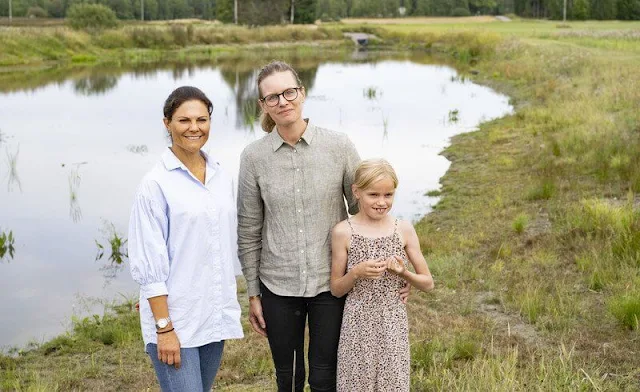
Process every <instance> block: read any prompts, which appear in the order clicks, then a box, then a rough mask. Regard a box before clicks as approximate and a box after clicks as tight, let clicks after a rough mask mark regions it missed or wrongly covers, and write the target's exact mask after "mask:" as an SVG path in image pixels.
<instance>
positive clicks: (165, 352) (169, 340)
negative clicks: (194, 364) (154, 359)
mask: <svg viewBox="0 0 640 392" xmlns="http://www.w3.org/2000/svg"><path fill="white" fill-rule="evenodd" d="M158 359H159V360H161V361H162V362H164V363H166V364H167V365H173V366H175V367H176V369H180V362H181V360H180V341H179V340H178V335H176V331H171V332H167V333H161V334H158Z"/></svg>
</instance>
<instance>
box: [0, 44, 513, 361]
mask: <svg viewBox="0 0 640 392" xmlns="http://www.w3.org/2000/svg"><path fill="white" fill-rule="evenodd" d="M255 57H256V56H255V54H254V55H253V57H252V59H251V60H250V61H240V60H238V59H235V60H233V61H229V62H227V63H219V62H218V63H215V65H211V64H190V65H188V66H181V65H174V66H167V65H166V64H163V65H152V66H150V65H146V66H145V67H144V69H142V68H140V67H137V68H136V67H133V68H131V69H122V68H118V69H109V68H96V67H94V68H80V69H78V68H76V69H73V70H68V71H64V72H63V71H55V72H53V73H52V74H53V75H52V76H51V77H49V78H47V77H43V78H42V79H41V80H40V79H38V80H37V81H36V82H34V79H33V78H29V79H27V78H25V79H24V82H22V85H20V83H18V84H17V85H15V84H14V85H12V86H11V88H10V89H9V88H3V90H4V92H0V150H1V151H0V181H1V182H0V247H4V248H5V252H4V254H2V255H1V256H0V294H1V296H2V301H0V314H2V315H3V317H1V318H0V347H4V348H5V349H6V348H7V347H9V346H23V345H25V344H26V343H28V342H29V341H36V342H42V341H45V340H47V339H49V338H51V337H52V336H55V335H56V334H59V333H61V332H62V331H64V330H65V329H67V328H68V327H69V323H70V320H71V317H72V316H73V315H81V314H83V313H85V312H87V311H99V309H100V303H101V301H104V300H114V299H115V300H122V299H123V298H135V297H136V296H137V286H136V284H135V283H134V282H133V281H132V279H131V277H130V275H129V272H128V265H127V264H128V261H127V260H126V253H125V252H126V245H124V244H125V241H126V235H127V233H126V231H127V224H128V219H129V211H130V207H131V202H132V198H133V195H134V192H135V190H136V187H137V185H138V183H139V181H140V179H141V178H142V176H143V175H144V174H145V173H146V172H147V171H148V170H149V169H150V168H151V167H152V166H153V165H154V164H155V163H156V162H157V161H158V159H159V156H160V154H161V153H162V151H163V150H164V149H165V148H166V147H167V145H168V141H167V139H166V137H165V132H164V128H163V125H162V104H163V101H164V99H165V98H166V96H167V95H168V94H169V93H170V92H171V91H172V90H173V89H174V88H176V87H178V86H181V85H194V86H198V87H200V88H201V89H202V90H204V91H205V93H206V94H207V95H208V96H209V97H210V98H211V100H212V101H213V105H214V111H213V118H212V132H211V137H210V139H209V142H208V143H207V145H206V146H205V149H208V150H209V152H210V154H211V155H212V156H213V157H215V159H216V160H218V161H219V162H220V163H221V164H222V166H223V167H225V168H226V169H227V170H228V171H229V172H231V173H233V174H234V175H235V176H237V171H238V164H239V162H238V159H239V155H240V152H241V151H242V149H243V148H244V146H246V145H247V144H248V143H250V142H251V141H253V140H256V139H257V138H260V137H262V136H263V135H264V133H263V132H262V130H261V129H260V127H259V124H258V123H257V116H258V107H257V104H256V100H257V91H256V89H255V80H256V74H257V70H258V67H259V65H261V64H264V63H266V62H267V61H269V60H270V59H272V58H273V55H272V54H269V53H267V54H265V55H264V56H263V57H262V58H259V59H256V58H255ZM290 61H291V62H292V63H293V65H294V67H296V68H297V69H299V71H300V76H301V78H302V79H303V83H304V84H305V86H306V87H307V90H308V98H307V100H306V103H305V109H304V113H305V115H306V116H308V117H310V118H311V120H312V121H313V122H314V123H315V124H316V125H319V126H322V127H325V128H329V129H333V130H337V131H341V132H345V133H346V134H348V135H349V137H350V138H351V140H352V141H353V142H354V144H355V145H356V147H357V149H358V150H359V152H360V155H361V156H362V157H363V158H368V157H384V158H386V159H388V160H389V161H390V162H391V163H392V164H393V165H394V167H395V168H396V170H397V172H398V177H399V180H400V186H399V188H398V192H397V197H396V202H395V204H394V207H393V211H392V213H394V214H395V215H396V216H399V217H402V218H404V219H409V220H413V221H417V220H418V219H420V217H422V216H423V215H424V214H426V213H428V212H429V211H430V208H431V206H432V205H433V204H434V203H436V202H437V199H436V198H433V197H427V196H425V193H426V192H427V191H429V190H434V189H438V188H439V183H438V181H439V178H440V177H441V176H442V175H443V174H444V173H445V171H446V170H447V168H448V165H449V163H448V161H447V160H446V159H445V158H443V157H442V156H440V155H439V153H440V152H441V151H442V150H443V148H444V147H446V145H447V143H448V141H449V139H450V137H451V136H453V135H455V134H458V133H460V132H465V131H470V130H473V129H474V128H476V127H477V125H478V124H479V123H480V122H482V121H486V120H490V119H493V118H497V117H501V116H503V115H505V114H507V113H510V112H511V110H512V108H511V107H510V105H509V103H508V102H509V100H508V97H506V96H504V95H501V94H497V93H496V92H494V91H492V90H491V89H489V88H487V87H483V86H479V85H476V84H473V83H471V82H469V81H468V80H466V79H465V78H464V77H461V76H460V75H458V74H457V72H456V70H455V69H453V68H451V67H449V66H446V65H441V64H440V65H439V64H434V63H433V60H432V59H428V58H425V57H424V55H411V54H407V53H398V54H385V55H384V56H382V55H375V54H367V53H364V54H363V53H356V54H354V55H351V54H344V55H338V56H332V57H329V56H327V58H326V59H324V60H323V61H308V60H304V59H301V58H296V57H293V58H291V59H290ZM43 72H45V71H43ZM65 72H66V73H65ZM9 90H10V91H9ZM9 232H10V233H11V236H12V238H11V239H10V240H9V239H8V234H9ZM3 234H4V235H5V239H4V241H3V240H2V237H1V236H2V235H3ZM3 243H4V245H3ZM112 245H113V246H114V248H115V252H112ZM8 246H11V249H10V250H11V252H9V249H8ZM119 251H120V252H121V253H119ZM96 309H97V310H96Z"/></svg>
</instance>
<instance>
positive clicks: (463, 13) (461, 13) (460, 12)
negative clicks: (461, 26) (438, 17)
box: [451, 7, 471, 16]
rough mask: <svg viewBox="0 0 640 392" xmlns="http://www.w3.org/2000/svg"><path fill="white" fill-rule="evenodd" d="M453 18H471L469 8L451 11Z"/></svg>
mask: <svg viewBox="0 0 640 392" xmlns="http://www.w3.org/2000/svg"><path fill="white" fill-rule="evenodd" d="M451 16H471V12H469V10H468V9H467V8H463V7H458V8H454V9H453V11H451Z"/></svg>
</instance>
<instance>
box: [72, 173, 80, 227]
mask: <svg viewBox="0 0 640 392" xmlns="http://www.w3.org/2000/svg"><path fill="white" fill-rule="evenodd" d="M78 188H80V172H79V167H78V166H76V167H75V168H74V169H72V170H71V171H70V172H69V216H70V217H71V220H73V222H74V223H77V222H78V221H80V219H82V210H81V209H80V204H79V203H78Z"/></svg>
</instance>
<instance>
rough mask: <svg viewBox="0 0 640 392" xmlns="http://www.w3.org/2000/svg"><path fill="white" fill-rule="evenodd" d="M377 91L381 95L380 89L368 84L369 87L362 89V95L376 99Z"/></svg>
mask: <svg viewBox="0 0 640 392" xmlns="http://www.w3.org/2000/svg"><path fill="white" fill-rule="evenodd" d="M378 93H380V95H382V92H381V91H380V90H378V88H377V87H375V86H369V87H367V88H365V89H364V90H363V91H362V95H363V96H364V97H365V98H367V99H370V100H374V99H377V98H378Z"/></svg>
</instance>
